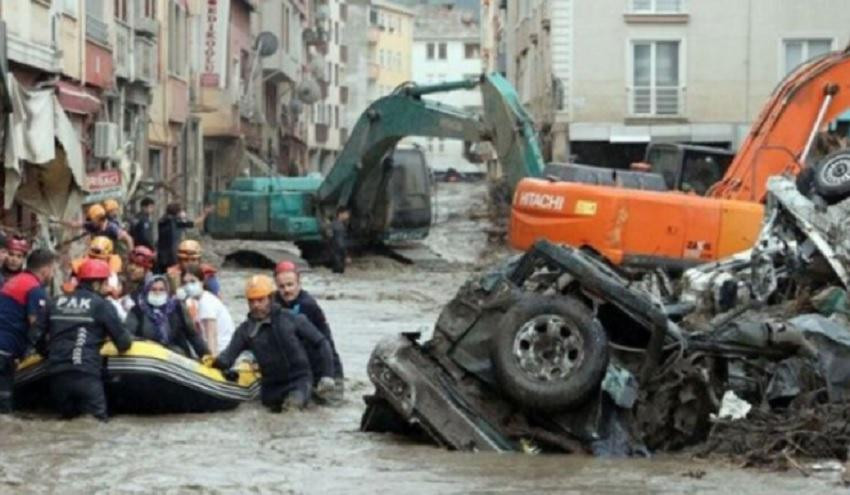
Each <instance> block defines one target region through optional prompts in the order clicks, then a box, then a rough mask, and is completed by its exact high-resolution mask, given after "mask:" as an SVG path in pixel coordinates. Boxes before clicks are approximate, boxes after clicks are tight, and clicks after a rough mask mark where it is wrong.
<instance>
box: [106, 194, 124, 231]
mask: <svg viewBox="0 0 850 495" xmlns="http://www.w3.org/2000/svg"><path fill="white" fill-rule="evenodd" d="M103 209H104V211H106V219H107V220H108V221H109V223H112V224H114V225H117V226H118V228H121V205H119V204H118V201H115V200H114V199H112V198H110V199H107V200H105V201H104V202H103Z"/></svg>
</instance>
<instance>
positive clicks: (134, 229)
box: [130, 198, 156, 249]
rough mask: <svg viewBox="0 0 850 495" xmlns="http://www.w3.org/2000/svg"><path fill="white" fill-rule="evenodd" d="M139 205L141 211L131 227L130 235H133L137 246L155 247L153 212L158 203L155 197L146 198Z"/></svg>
mask: <svg viewBox="0 0 850 495" xmlns="http://www.w3.org/2000/svg"><path fill="white" fill-rule="evenodd" d="M139 206H141V211H140V212H139V216H137V217H136V220H135V221H134V222H133V225H132V226H131V227H130V235H131V236H133V242H134V243H135V245H136V246H146V247H148V248H150V249H154V248H155V247H156V244H154V242H153V213H154V208H155V207H156V204H155V203H154V200H153V198H144V199H143V200H142V201H141V203H140V204H139Z"/></svg>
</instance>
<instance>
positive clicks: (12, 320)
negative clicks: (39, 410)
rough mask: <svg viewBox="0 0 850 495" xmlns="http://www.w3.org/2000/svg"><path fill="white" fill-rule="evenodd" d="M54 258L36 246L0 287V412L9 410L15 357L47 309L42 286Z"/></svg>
mask: <svg viewBox="0 0 850 495" xmlns="http://www.w3.org/2000/svg"><path fill="white" fill-rule="evenodd" d="M55 262H56V255H55V254H53V253H52V252H50V251H48V250H46V249H36V250H35V251H33V252H32V253H30V255H29V257H28V258H27V270H26V271H24V272H22V273H20V274H18V275H16V276H14V277H12V278H10V279H8V280H7V281H6V284H5V285H3V288H2V289H0V414H8V413H11V412H12V387H13V384H14V373H15V367H16V365H15V361H16V360H18V359H20V358H21V357H23V356H24V355H25V354H26V352H27V350H28V348H29V347H30V345H31V343H33V342H35V340H37V339H38V323H39V322H43V321H44V318H45V317H46V312H47V291H46V290H45V287H46V286H47V285H48V284H49V283H50V280H51V279H52V278H53V271H54V266H55Z"/></svg>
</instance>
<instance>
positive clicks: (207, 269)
mask: <svg viewBox="0 0 850 495" xmlns="http://www.w3.org/2000/svg"><path fill="white" fill-rule="evenodd" d="M202 254H203V249H202V248H201V243H200V242H198V241H196V240H194V239H186V240H185V241H181V242H180V244H178V245H177V263H176V264H174V265H171V266H169V267H168V270H167V271H166V273H167V274H168V281H169V282H170V283H171V287H180V286H181V285H182V282H181V280H182V278H183V272H184V271H185V270H186V266H188V265H190V264H198V265H200V266H201V270H202V271H203V273H204V280H203V282H204V289H206V290H208V291H210V292H212V293H213V294H215V295H216V296H218V294H219V292H220V291H221V284H219V282H218V277H217V276H216V273H217V272H218V270H216V269H215V267H214V266H212V265H210V264H209V263H201V255H202Z"/></svg>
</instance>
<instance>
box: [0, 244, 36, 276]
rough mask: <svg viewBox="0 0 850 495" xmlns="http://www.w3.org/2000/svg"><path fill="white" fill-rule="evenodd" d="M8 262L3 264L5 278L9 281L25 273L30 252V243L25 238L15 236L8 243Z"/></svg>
mask: <svg viewBox="0 0 850 495" xmlns="http://www.w3.org/2000/svg"><path fill="white" fill-rule="evenodd" d="M6 250H7V254H6V260H5V261H4V262H3V270H2V274H3V278H4V279H6V280H9V279H10V278H12V277H14V276H15V275H17V274H19V273H21V272H23V271H24V260H25V259H27V254H28V253H29V251H30V243H29V242H27V240H26V239H24V238H23V237H18V236H14V237H12V238H11V239H9V240H8V241H7V242H6Z"/></svg>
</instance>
